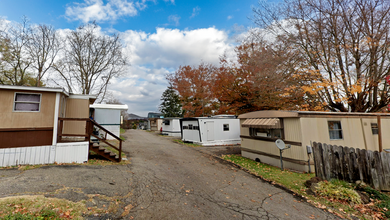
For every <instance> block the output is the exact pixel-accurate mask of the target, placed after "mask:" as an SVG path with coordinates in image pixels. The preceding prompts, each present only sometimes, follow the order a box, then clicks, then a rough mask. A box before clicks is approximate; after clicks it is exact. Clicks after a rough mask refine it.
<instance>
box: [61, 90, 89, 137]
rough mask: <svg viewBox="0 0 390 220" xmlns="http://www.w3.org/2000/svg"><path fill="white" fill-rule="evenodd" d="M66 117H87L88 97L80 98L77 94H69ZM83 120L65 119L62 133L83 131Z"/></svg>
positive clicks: (81, 132)
mask: <svg viewBox="0 0 390 220" xmlns="http://www.w3.org/2000/svg"><path fill="white" fill-rule="evenodd" d="M65 108H66V110H65V112H66V117H67V118H88V117H89V97H87V96H86V97H84V98H81V97H79V96H72V95H71V96H69V98H68V99H67V102H66V107H65ZM85 126H86V124H85V122H82V121H65V122H64V128H63V133H64V134H83V133H85Z"/></svg>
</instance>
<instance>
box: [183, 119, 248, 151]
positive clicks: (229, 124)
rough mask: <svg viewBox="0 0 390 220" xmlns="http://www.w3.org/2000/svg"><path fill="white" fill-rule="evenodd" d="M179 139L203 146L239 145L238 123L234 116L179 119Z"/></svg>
mask: <svg viewBox="0 0 390 220" xmlns="http://www.w3.org/2000/svg"><path fill="white" fill-rule="evenodd" d="M180 127H181V139H182V140H183V141H185V142H192V143H196V144H201V145H203V146H214V145H234V144H240V143H241V140H240V122H239V119H237V118H236V117H235V116H213V117H197V118H183V119H180Z"/></svg>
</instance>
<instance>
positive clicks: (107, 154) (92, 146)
mask: <svg viewBox="0 0 390 220" xmlns="http://www.w3.org/2000/svg"><path fill="white" fill-rule="evenodd" d="M89 150H91V151H93V152H95V153H97V154H98V155H100V156H102V157H104V158H106V159H108V160H111V161H112V162H120V158H119V156H118V155H117V154H116V153H114V152H111V151H109V150H108V149H106V148H104V147H102V146H100V145H99V144H98V143H92V142H91V143H89Z"/></svg>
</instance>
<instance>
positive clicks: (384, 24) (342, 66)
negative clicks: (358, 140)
mask: <svg viewBox="0 0 390 220" xmlns="http://www.w3.org/2000/svg"><path fill="white" fill-rule="evenodd" d="M253 11H254V13H255V17H254V18H255V23H256V24H258V25H259V26H260V27H261V28H265V30H267V31H270V32H269V33H272V34H274V36H278V37H281V38H283V39H286V40H287V43H288V44H291V45H293V46H294V47H296V48H297V49H299V50H300V54H301V55H302V57H303V58H304V59H303V60H305V62H301V63H300V64H299V65H297V66H296V68H297V75H296V76H297V77H298V78H300V79H301V82H302V85H301V88H302V89H303V90H304V91H305V92H306V94H308V95H316V96H317V97H318V99H320V101H321V102H322V103H324V107H325V108H327V109H329V110H331V111H344V112H345V111H353V112H375V111H379V110H381V109H382V108H383V107H385V106H386V105H387V104H388V103H389V101H390V98H389V86H388V85H387V84H386V82H385V77H386V76H388V75H389V74H390V2H389V1H388V0H286V1H285V3H284V4H282V5H280V6H279V7H274V6H269V5H266V4H264V3H263V2H260V4H259V7H257V8H254V10H253Z"/></svg>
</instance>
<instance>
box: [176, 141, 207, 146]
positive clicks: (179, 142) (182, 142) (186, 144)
mask: <svg viewBox="0 0 390 220" xmlns="http://www.w3.org/2000/svg"><path fill="white" fill-rule="evenodd" d="M173 141H174V142H175V143H178V144H181V145H185V146H188V147H202V145H200V144H194V143H186V142H184V141H182V140H180V139H174V140H173Z"/></svg>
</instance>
